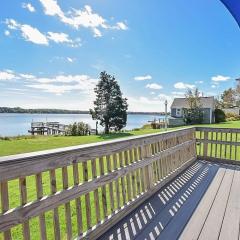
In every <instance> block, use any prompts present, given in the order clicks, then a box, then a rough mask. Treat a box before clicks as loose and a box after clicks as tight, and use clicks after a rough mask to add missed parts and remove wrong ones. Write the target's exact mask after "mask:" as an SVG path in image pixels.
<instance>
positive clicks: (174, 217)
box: [99, 161, 240, 240]
mask: <svg viewBox="0 0 240 240" xmlns="http://www.w3.org/2000/svg"><path fill="white" fill-rule="evenodd" d="M239 227H240V168H239V167H237V166H231V165H222V164H214V163H210V162H205V161H198V162H196V163H195V164H194V165H192V166H191V167H189V168H188V169H187V170H186V171H185V172H183V173H182V174H181V175H179V176H178V177H177V178H176V179H174V180H173V181H172V182H170V183H169V184H167V185H166V186H164V187H163V188H162V189H161V190H160V191H159V192H157V193H156V194H155V195H153V196H152V197H151V198H150V199H148V200H147V201H146V202H145V203H144V204H142V205H141V206H140V207H138V208H137V209H136V210H134V211H133V212H132V213H130V214H129V215H128V216H127V217H125V218H124V219H123V220H121V221H120V222H119V223H118V224H116V226H115V227H114V228H112V229H110V230H109V231H108V232H106V233H105V234H104V235H103V236H101V237H100V238H99V239H101V240H103V239H118V240H126V239H140V240H142V239H169V240H174V239H181V240H190V239H191V240H192V239H201V240H203V239H204V240H205V239H211V240H214V239H221V240H223V239H227V240H230V239H231V240H235V239H240V238H239Z"/></svg>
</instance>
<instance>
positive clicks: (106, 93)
mask: <svg viewBox="0 0 240 240" xmlns="http://www.w3.org/2000/svg"><path fill="white" fill-rule="evenodd" d="M94 92H95V93H96V100H95V101H94V108H93V109H90V114H91V115H92V118H93V120H99V123H100V125H101V126H103V127H104V129H105V133H106V134H108V133H109V132H110V130H111V129H112V130H115V131H119V130H121V129H122V128H124V127H125V126H126V123H127V109H128V104H127V99H126V98H123V96H122V92H121V89H120V86H119V84H118V82H117V81H116V79H115V77H114V76H111V75H109V74H107V73H106V72H101V73H100V79H99V82H98V84H97V86H96V88H95V89H94Z"/></svg>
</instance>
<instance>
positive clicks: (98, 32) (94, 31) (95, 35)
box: [93, 28, 102, 37]
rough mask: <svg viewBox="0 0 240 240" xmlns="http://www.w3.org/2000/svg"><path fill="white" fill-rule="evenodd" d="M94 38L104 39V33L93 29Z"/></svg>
mask: <svg viewBox="0 0 240 240" xmlns="http://www.w3.org/2000/svg"><path fill="white" fill-rule="evenodd" d="M93 33H94V34H93V36H94V37H102V33H101V31H100V30H99V29H98V28H93Z"/></svg>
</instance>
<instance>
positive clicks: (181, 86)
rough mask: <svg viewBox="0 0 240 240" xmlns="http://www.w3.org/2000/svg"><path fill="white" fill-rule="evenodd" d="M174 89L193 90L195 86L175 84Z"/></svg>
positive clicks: (181, 83)
mask: <svg viewBox="0 0 240 240" xmlns="http://www.w3.org/2000/svg"><path fill="white" fill-rule="evenodd" d="M174 88H176V89H188V88H190V89H193V88H195V85H192V84H188V83H183V82H177V83H175V84H174Z"/></svg>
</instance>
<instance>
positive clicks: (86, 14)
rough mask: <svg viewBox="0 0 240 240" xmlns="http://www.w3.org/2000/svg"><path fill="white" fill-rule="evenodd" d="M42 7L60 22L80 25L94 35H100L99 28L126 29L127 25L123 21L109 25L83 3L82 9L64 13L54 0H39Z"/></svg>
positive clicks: (76, 26) (75, 25) (77, 27)
mask: <svg viewBox="0 0 240 240" xmlns="http://www.w3.org/2000/svg"><path fill="white" fill-rule="evenodd" d="M40 2H41V4H42V5H43V8H44V13H45V14H46V15H49V16H57V17H58V18H59V19H60V21H61V22H63V23H65V24H68V25H70V26H72V27H74V28H76V29H79V28H81V27H84V28H89V29H91V30H92V32H93V34H94V37H101V36H102V33H101V31H100V29H99V28H101V29H116V30H127V29H128V27H127V25H126V24H125V23H123V22H117V23H116V24H115V25H113V26H111V25H108V24H107V20H106V19H104V18H103V17H102V16H101V15H99V14H98V13H95V12H93V10H92V8H91V6H89V5H85V6H84V8H83V9H72V10H71V11H69V12H68V13H64V12H63V11H62V9H61V7H60V6H59V5H58V2H57V1H56V0H40Z"/></svg>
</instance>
